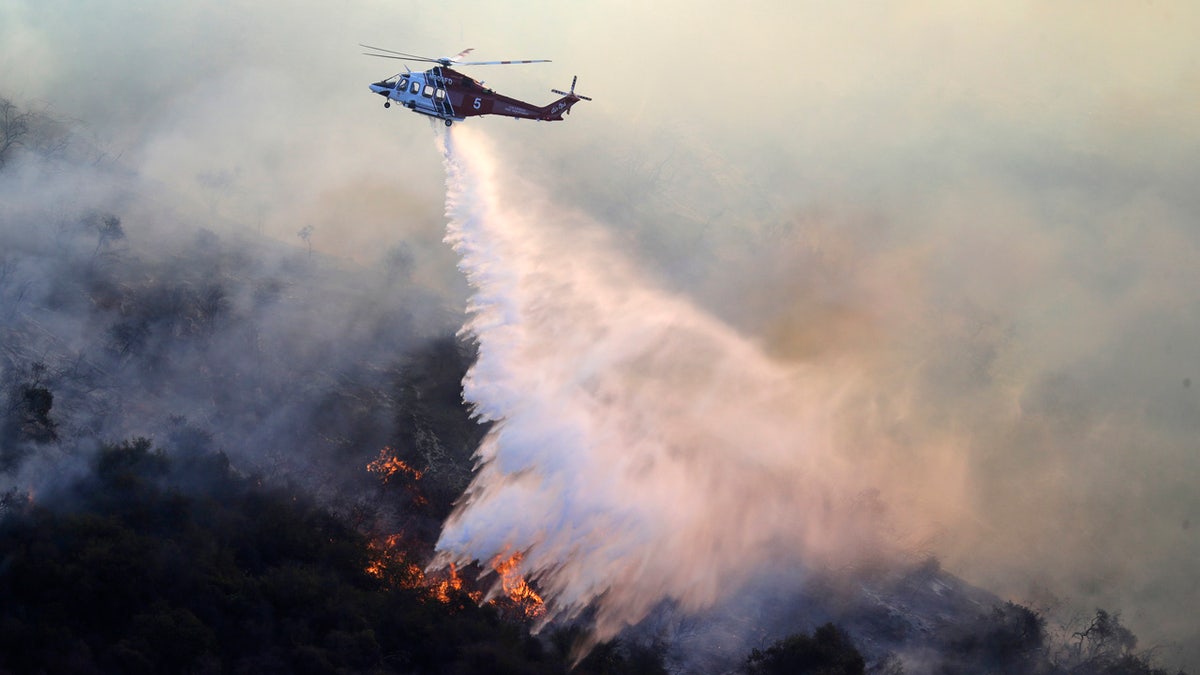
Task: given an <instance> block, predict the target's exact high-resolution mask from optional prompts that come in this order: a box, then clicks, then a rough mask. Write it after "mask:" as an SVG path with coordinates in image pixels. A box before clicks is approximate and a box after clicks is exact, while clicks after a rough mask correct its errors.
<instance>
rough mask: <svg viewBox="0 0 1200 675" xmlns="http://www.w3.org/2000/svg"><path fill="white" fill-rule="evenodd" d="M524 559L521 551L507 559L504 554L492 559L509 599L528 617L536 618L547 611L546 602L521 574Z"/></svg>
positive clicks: (502, 587) (493, 567) (502, 588)
mask: <svg viewBox="0 0 1200 675" xmlns="http://www.w3.org/2000/svg"><path fill="white" fill-rule="evenodd" d="M522 560H524V556H523V555H521V553H520V552H517V553H514V554H513V555H512V556H511V557H510V558H508V559H507V560H505V559H504V556H503V555H498V556H496V558H495V559H493V560H492V569H494V570H495V571H496V574H499V575H500V588H501V590H503V591H504V594H505V595H506V596H508V599H509V600H512V601H513V603H514V604H516V605H517V607H519V608H520V609H521V611H522V612H523V613H524V614H525V617H526V618H528V619H536V618H538V617H541V616H543V615H544V614H545V613H546V603H545V601H543V600H542V596H540V595H538V593H537V591H535V590H533V587H532V586H530V585H529V583H528V582H527V581H525V578H524V577H523V576H521V572H520V567H521V561H522Z"/></svg>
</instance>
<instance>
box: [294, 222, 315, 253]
mask: <svg viewBox="0 0 1200 675" xmlns="http://www.w3.org/2000/svg"><path fill="white" fill-rule="evenodd" d="M312 234H313V226H312V225H305V226H304V227H302V228H300V231H299V232H297V233H296V236H298V237H300V238H301V239H303V240H304V243H305V244H307V245H308V257H310V258H311V257H312Z"/></svg>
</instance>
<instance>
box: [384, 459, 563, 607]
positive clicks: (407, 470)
mask: <svg viewBox="0 0 1200 675" xmlns="http://www.w3.org/2000/svg"><path fill="white" fill-rule="evenodd" d="M367 471H368V472H370V473H372V474H375V475H376V476H378V478H379V481H380V483H381V484H382V485H384V486H387V485H397V484H403V485H404V488H405V490H406V491H408V492H409V493H411V494H412V496H413V501H414V503H415V504H418V505H425V504H428V500H426V499H425V498H424V496H423V495H422V494H421V491H420V485H419V481H420V480H421V477H422V475H423V472H422V471H420V470H417V469H414V468H412V467H411V466H409V465H408V464H407V463H405V462H404V461H403V460H401V459H399V458H398V457H397V456H396V453H395V451H394V450H393V449H392V448H390V447H385V448H383V449H382V450H380V452H379V457H378V458H376V459H374V460H372V461H371V462H370V463H368V464H367ZM400 479H407V480H400ZM368 548H369V549H370V551H371V558H370V561H369V562H368V564H367V566H366V572H367V573H368V574H370V575H371V576H373V577H375V578H376V579H379V580H381V581H383V582H384V583H386V584H390V585H394V586H397V587H399V588H406V589H414V590H418V591H420V592H422V593H424V594H425V596H426V597H428V598H430V599H433V600H437V601H438V602H441V603H443V604H450V603H452V602H455V601H457V599H458V596H460V595H462V594H465V595H466V596H467V597H468V598H470V599H471V600H472V601H473V602H475V603H486V604H488V605H490V606H493V607H495V608H496V609H498V610H499V611H501V613H502V614H504V615H506V616H511V617H513V618H518V619H521V618H523V619H527V620H536V619H540V618H542V617H544V616H545V615H546V604H545V601H544V600H543V599H542V596H541V595H539V594H538V592H537V591H536V590H534V588H533V586H531V585H530V584H529V582H528V581H526V580H525V577H524V576H523V575H522V574H521V571H520V567H521V561H522V560H523V556H522V555H521V553H520V552H516V553H513V554H511V555H502V556H497V557H496V558H495V559H494V560H492V561H491V563H490V565H489V567H490V568H491V572H493V573H495V575H496V581H495V584H494V588H493V589H492V591H491V592H490V593H487V594H485V592H484V591H483V590H482V589H481V588H480V587H479V581H480V580H482V579H484V578H486V577H487V576H489V575H488V574H487V573H486V572H484V571H483V570H482V569H480V568H479V567H478V566H477V565H472V567H473V568H475V571H476V572H477V573H476V574H475V575H474V576H475V579H476V581H474V582H470V583H468V582H467V581H465V580H464V578H463V576H462V575H461V574H460V572H459V569H458V566H457V565H455V564H454V563H449V564H448V565H447V566H446V567H445V568H441V569H432V570H431V569H427V568H424V567H423V566H422V565H419V564H417V563H416V562H415V561H414V558H417V557H419V556H420V553H419V552H420V551H422V550H427V549H428V545H427V544H423V543H422V542H419V541H406V538H405V536H404V533H403V532H399V533H394V534H389V535H386V536H382V537H376V538H374V539H372V540H371V541H370V542H369V543H368ZM489 596H490V597H489ZM485 597H486V598H488V599H486V600H485Z"/></svg>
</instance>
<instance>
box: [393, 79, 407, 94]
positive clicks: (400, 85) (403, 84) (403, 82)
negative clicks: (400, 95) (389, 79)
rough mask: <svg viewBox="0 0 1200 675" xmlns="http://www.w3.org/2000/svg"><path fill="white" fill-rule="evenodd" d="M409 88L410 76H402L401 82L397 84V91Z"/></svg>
mask: <svg viewBox="0 0 1200 675" xmlns="http://www.w3.org/2000/svg"><path fill="white" fill-rule="evenodd" d="M407 88H408V78H407V77H402V78H400V82H398V83H397V84H396V91H404V90H405V89H407Z"/></svg>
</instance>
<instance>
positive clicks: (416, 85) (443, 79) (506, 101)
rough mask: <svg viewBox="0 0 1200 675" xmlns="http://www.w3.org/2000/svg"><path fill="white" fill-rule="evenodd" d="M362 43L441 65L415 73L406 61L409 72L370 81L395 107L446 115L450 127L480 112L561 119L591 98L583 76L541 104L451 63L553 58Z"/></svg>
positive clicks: (375, 52) (382, 54)
mask: <svg viewBox="0 0 1200 675" xmlns="http://www.w3.org/2000/svg"><path fill="white" fill-rule="evenodd" d="M359 47H363V48H364V49H370V50H372V51H370V52H363V54H365V55H367V56H376V57H379V58H384V59H396V60H398V61H412V62H417V63H435V64H437V65H435V66H433V67H432V68H430V69H429V70H426V71H424V72H413V71H412V70H410V69H409V68H408V66H407V65H406V66H404V70H405V72H403V73H398V74H396V75H393V76H391V77H389V78H387V79H386V80H380V81H379V82H375V83H373V84H371V85H370V86H371V91H373V92H375V93H376V94H379V95H380V96H382V97H384V103H383V107H385V108H390V107H392V102H393V101H394V102H396V103H397V104H399V105H402V106H404V107H405V108H408V109H409V110H411V111H413V112H416V113H420V114H422V115H428V116H430V117H436V118H438V119H441V120H444V121H445V122H446V126H450V125H452V124H454V123H455V122H462V121H463V120H465V119H466V118H468V117H476V116H479V115H503V116H505V117H513V118H516V119H526V120H538V121H541V122H556V121H561V120H562V118H563V115H566V114H569V113H570V112H571V106H573V105H575V104H576V103H578V102H580V101H590V100H592V99H591V98H589V97H587V96H583V95H581V94H576V93H575V82H576V81H577V80H578V79H579V77H578V76H576V77H574V78H572V79H571V88H570V90H568V91H560V90H558V89H551V90H550V91H551V92H553V93H555V94H558V95H559V96H561V97H562V98H560V99H558V100H557V101H554V102H552V103H548V104H546V105H543V106H538V105H534V104H532V103H526V102H525V101H519V100H517V99H515V98H512V97H509V96H505V95H503V94H498V93H496V92H495V91H494V90H492V89H490V88H488V87H486V86H484V84H483V82H480V81H478V80H475V79H473V78H471V77H468V76H466V75H463V74H462V73H460V72H458V71H457V70H454V69H453V68H451V67H450V66H451V65H454V66H493V65H509V64H516V63H550V61H549V60H548V59H531V60H523V61H463V60H462V59H463V57H465V56H466V55H467V54H469V53H471V52H472V51H474V50H473V49H464V50H463V51H461V52H459V53H458V54H456V55H455V56H453V57H450V58H439V59H433V58H429V57H427V56H417V55H415V54H405V53H404V52H396V51H392V50H390V49H383V48H381V47H372V46H370V45H364V44H360V45H359Z"/></svg>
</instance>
